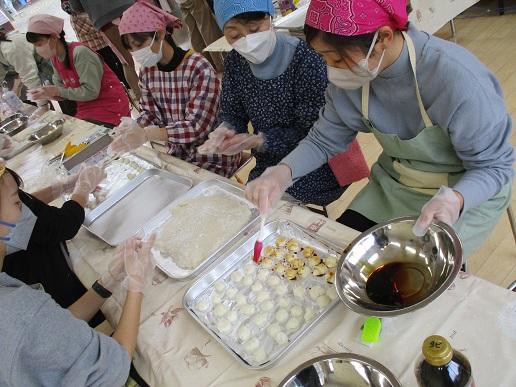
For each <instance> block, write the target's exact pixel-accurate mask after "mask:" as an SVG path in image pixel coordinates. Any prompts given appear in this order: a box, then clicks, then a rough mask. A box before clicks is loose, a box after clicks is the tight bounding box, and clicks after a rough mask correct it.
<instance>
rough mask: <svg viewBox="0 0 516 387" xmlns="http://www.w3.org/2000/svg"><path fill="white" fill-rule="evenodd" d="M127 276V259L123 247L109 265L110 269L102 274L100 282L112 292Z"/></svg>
mask: <svg viewBox="0 0 516 387" xmlns="http://www.w3.org/2000/svg"><path fill="white" fill-rule="evenodd" d="M124 278H125V261H124V254H123V249H120V250H119V251H118V252H117V254H116V257H115V259H114V260H113V261H111V263H110V264H109V266H108V269H107V270H106V271H105V272H104V274H102V276H101V277H100V279H99V282H100V284H101V285H102V286H103V287H104V288H105V289H107V290H109V291H110V292H111V293H113V291H114V290H115V288H116V286H117V285H118V284H120V283H122V281H123V280H124Z"/></svg>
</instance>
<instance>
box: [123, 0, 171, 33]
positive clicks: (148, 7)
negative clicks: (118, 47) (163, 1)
mask: <svg viewBox="0 0 516 387" xmlns="http://www.w3.org/2000/svg"><path fill="white" fill-rule="evenodd" d="M169 27H171V28H179V27H181V21H180V20H179V19H178V18H177V17H175V16H173V15H171V14H170V13H168V12H166V11H164V10H162V9H161V8H158V7H156V6H154V5H152V4H150V3H148V2H147V1H145V0H137V1H136V2H135V3H134V4H133V5H132V6H130V7H129V8H128V9H127V10H126V11H125V12H124V13H123V14H122V19H121V20H120V24H119V25H118V30H119V32H120V35H124V34H130V33H135V32H155V31H157V30H166V29H167V28H169Z"/></svg>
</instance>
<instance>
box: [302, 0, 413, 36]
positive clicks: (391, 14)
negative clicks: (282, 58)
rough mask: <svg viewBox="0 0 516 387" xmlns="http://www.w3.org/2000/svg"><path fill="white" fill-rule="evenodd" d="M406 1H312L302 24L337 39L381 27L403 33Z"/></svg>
mask: <svg viewBox="0 0 516 387" xmlns="http://www.w3.org/2000/svg"><path fill="white" fill-rule="evenodd" d="M407 22H408V16H407V0H312V1H311V2H310V6H309V7H308V11H307V14H306V21H305V24H306V25H307V26H310V27H313V28H315V29H318V30H319V31H323V32H329V33H332V34H335V35H340V36H357V35H364V34H369V33H372V32H375V31H376V30H377V29H379V28H380V27H385V26H388V27H391V28H392V29H394V30H403V29H405V28H406V26H407Z"/></svg>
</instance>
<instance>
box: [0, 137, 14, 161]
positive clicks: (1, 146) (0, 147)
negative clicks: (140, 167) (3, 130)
mask: <svg viewBox="0 0 516 387" xmlns="http://www.w3.org/2000/svg"><path fill="white" fill-rule="evenodd" d="M14 147H15V142H14V141H13V139H12V138H11V137H10V136H8V135H6V134H0V157H6V156H7V155H9V154H10V153H11V152H12V151H13V149H14Z"/></svg>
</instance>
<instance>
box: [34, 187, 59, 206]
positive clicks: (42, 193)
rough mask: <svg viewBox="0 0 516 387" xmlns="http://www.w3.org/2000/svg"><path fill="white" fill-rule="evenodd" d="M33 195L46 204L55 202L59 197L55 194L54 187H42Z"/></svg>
mask: <svg viewBox="0 0 516 387" xmlns="http://www.w3.org/2000/svg"><path fill="white" fill-rule="evenodd" d="M31 195H32V196H34V197H35V198H36V199H39V200H41V201H42V202H43V203H46V204H48V203H50V202H53V201H54V200H56V199H57V198H56V197H55V195H54V192H53V190H52V187H45V188H42V189H40V190H39V191H36V192H33V193H32V194H31Z"/></svg>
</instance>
